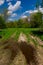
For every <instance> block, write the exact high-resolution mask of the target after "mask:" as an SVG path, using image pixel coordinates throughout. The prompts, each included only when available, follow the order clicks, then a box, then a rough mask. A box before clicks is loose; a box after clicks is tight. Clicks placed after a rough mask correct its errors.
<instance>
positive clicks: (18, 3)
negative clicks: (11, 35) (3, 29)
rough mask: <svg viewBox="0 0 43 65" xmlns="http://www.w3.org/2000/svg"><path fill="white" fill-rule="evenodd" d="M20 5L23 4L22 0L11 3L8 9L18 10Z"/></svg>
mask: <svg viewBox="0 0 43 65" xmlns="http://www.w3.org/2000/svg"><path fill="white" fill-rule="evenodd" d="M20 5H21V1H17V2H16V4H14V5H10V6H9V7H8V10H10V11H16V10H17V9H18V8H19V7H20Z"/></svg>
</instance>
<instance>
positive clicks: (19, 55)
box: [0, 34, 43, 65]
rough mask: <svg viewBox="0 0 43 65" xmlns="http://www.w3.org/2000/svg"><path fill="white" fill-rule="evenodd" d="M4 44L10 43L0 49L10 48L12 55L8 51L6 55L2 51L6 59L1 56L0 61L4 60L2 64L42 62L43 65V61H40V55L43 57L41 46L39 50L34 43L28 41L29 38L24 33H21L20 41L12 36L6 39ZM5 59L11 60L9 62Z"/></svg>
mask: <svg viewBox="0 0 43 65" xmlns="http://www.w3.org/2000/svg"><path fill="white" fill-rule="evenodd" d="M23 39H24V40H23ZM4 44H8V45H6V46H4V47H3V49H0V50H1V51H2V50H7V49H8V50H10V53H11V55H10V53H8V56H7V54H6V56H4V55H3V53H2V57H4V61H3V58H0V63H1V61H2V64H0V65H40V64H41V65H43V64H42V62H38V60H39V58H40V57H41V58H43V57H42V56H43V55H42V54H43V53H42V52H41V51H40V50H41V49H40V50H39V48H40V47H38V48H37V49H38V50H37V49H36V47H35V46H34V45H32V44H30V43H28V42H27V38H26V36H25V35H24V34H20V37H19V42H18V41H16V42H15V41H14V37H13V36H12V37H11V38H10V39H9V40H7V41H5V42H4ZM42 51H43V50H42ZM5 52H6V51H5ZM7 52H8V51H7ZM37 52H38V53H37ZM40 53H41V54H40ZM39 54H40V57H39ZM0 55H1V54H0ZM6 57H7V60H6ZM37 57H38V60H37ZM9 58H10V61H9ZM5 60H6V61H9V62H8V64H7V62H6V61H5ZM39 61H43V60H42V59H41V60H39Z"/></svg>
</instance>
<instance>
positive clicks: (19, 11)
mask: <svg viewBox="0 0 43 65" xmlns="http://www.w3.org/2000/svg"><path fill="white" fill-rule="evenodd" d="M36 1H37V0H0V14H1V12H2V11H3V8H7V9H8V15H10V18H9V20H17V19H19V18H23V17H27V16H29V15H30V13H31V12H32V11H34V10H35V12H36V8H35V5H36Z"/></svg>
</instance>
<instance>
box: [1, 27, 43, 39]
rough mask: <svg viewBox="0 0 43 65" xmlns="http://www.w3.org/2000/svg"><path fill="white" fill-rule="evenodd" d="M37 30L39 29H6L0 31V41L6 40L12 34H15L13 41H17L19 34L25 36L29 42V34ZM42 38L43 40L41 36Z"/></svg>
mask: <svg viewBox="0 0 43 65" xmlns="http://www.w3.org/2000/svg"><path fill="white" fill-rule="evenodd" d="M38 30H39V28H6V29H2V32H0V35H2V39H0V40H7V39H8V38H10V37H11V35H13V34H14V33H15V37H14V39H15V40H17V39H18V37H19V35H20V33H21V32H23V33H24V34H26V36H27V38H28V40H29V34H30V33H31V31H38ZM42 38H43V36H42Z"/></svg>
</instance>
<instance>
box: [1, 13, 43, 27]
mask: <svg viewBox="0 0 43 65" xmlns="http://www.w3.org/2000/svg"><path fill="white" fill-rule="evenodd" d="M0 28H43V14H42V13H41V12H37V13H33V14H31V15H30V21H29V20H28V18H25V19H19V20H17V21H10V22H6V21H5V19H4V17H3V16H0Z"/></svg>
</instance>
